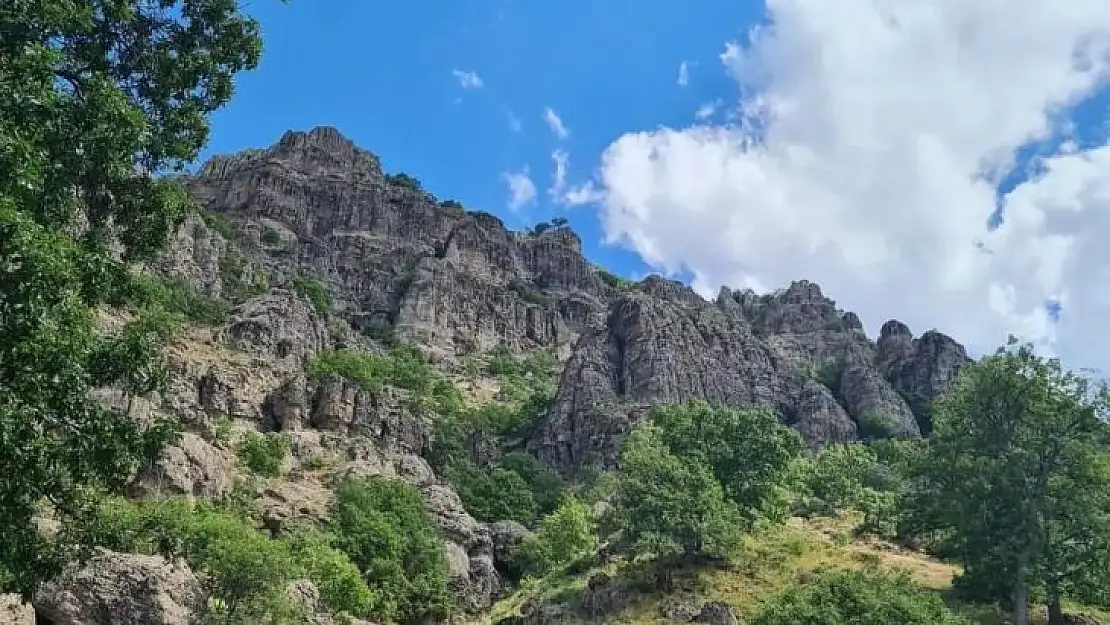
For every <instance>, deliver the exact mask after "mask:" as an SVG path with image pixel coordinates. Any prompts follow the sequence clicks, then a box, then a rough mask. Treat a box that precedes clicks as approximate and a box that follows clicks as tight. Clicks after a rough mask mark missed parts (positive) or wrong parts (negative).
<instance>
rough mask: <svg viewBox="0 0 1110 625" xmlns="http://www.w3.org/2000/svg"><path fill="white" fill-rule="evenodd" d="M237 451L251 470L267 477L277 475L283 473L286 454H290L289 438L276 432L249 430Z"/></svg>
mask: <svg viewBox="0 0 1110 625" xmlns="http://www.w3.org/2000/svg"><path fill="white" fill-rule="evenodd" d="M236 451H237V452H238V454H239V459H240V460H241V461H242V462H243V464H245V465H247V468H249V469H250V470H251V471H253V472H255V473H257V474H259V475H262V476H265V477H277V476H278V475H280V474H281V464H282V462H283V461H284V460H285V456H286V455H288V454H289V439H288V438H287V437H285V436H284V435H282V434H279V433H276V432H270V433H267V434H258V433H257V432H249V433H247V435H246V436H244V437H243V440H241V441H239V447H238V449H237V450H236Z"/></svg>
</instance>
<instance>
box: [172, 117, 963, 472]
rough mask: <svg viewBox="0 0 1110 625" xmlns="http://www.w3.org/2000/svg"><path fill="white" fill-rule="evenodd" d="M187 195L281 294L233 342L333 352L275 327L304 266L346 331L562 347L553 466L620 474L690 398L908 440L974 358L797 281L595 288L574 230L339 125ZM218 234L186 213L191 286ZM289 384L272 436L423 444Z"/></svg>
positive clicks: (544, 443)
mask: <svg viewBox="0 0 1110 625" xmlns="http://www.w3.org/2000/svg"><path fill="white" fill-rule="evenodd" d="M187 186H188V188H189V190H190V191H191V192H192V194H193V195H194V197H196V198H197V200H198V201H199V202H200V203H201V204H202V205H203V206H204V207H206V208H207V209H208V210H209V211H213V212H216V213H221V214H223V215H225V216H227V217H228V218H230V219H231V220H232V221H233V222H234V223H235V224H236V228H237V231H236V235H237V237H238V240H237V241H236V244H237V245H238V246H239V247H240V248H241V249H242V253H243V254H244V256H245V257H246V258H247V264H248V265H251V266H258V267H261V268H263V269H264V270H265V272H266V274H267V276H268V277H269V283H270V284H272V285H275V286H276V287H278V290H276V291H274V290H271V294H270V295H267V296H264V298H262V299H256V300H253V301H252V302H250V303H249V304H244V305H241V306H240V308H239V309H237V316H236V319H237V321H236V323H235V324H233V325H232V326H231V328H230V329H229V330H228V334H229V336H230V338H231V339H232V340H233V341H234V342H236V344H238V342H240V341H244V342H245V347H246V349H247V351H248V353H252V354H255V355H259V354H260V351H259V350H261V352H264V353H265V354H277V358H278V359H289V360H290V361H296V360H298V359H303V358H304V357H305V356H306V355H310V354H311V353H313V352H314V351H316V350H318V349H320V348H321V346H323V345H325V344H326V343H327V337H326V334H327V329H326V328H323V327H322V326H321V322H319V320H318V319H313V318H311V316H309V317H306V318H291V321H289V322H286V321H284V320H285V319H286V318H287V317H286V315H287V314H300V313H299V312H298V311H297V310H296V309H295V308H294V307H292V305H291V304H290V299H289V298H290V297H291V296H289V295H288V292H286V291H281V290H280V289H281V288H287V287H288V286H289V284H290V280H291V278H292V277H293V276H295V275H297V274H300V273H305V272H308V273H310V274H311V275H313V276H315V277H316V278H317V279H320V280H322V281H323V282H324V283H325V284H326V285H327V286H328V288H329V290H330V291H331V293H332V295H333V305H332V312H333V313H335V314H337V315H338V316H340V317H342V318H343V319H345V320H347V321H348V322H349V323H350V325H351V326H353V327H355V328H356V329H360V330H363V331H365V332H368V333H370V334H376V333H380V332H382V331H384V330H383V329H384V328H387V327H388V328H390V330H389V331H390V332H392V333H394V334H395V335H398V336H400V337H402V338H405V339H409V340H412V341H415V342H417V343H419V344H421V345H422V346H423V347H424V348H425V349H426V350H428V351H429V352H430V353H431V354H433V355H434V356H436V357H439V358H444V359H447V360H453V359H455V358H456V357H458V356H462V355H466V354H470V353H474V352H480V351H482V350H485V349H487V348H489V347H492V346H494V345H497V344H504V345H507V346H509V347H511V348H516V349H528V348H533V347H540V346H546V347H554V348H556V349H557V351H558V353H559V354H560V355H561V356H562V357H563V358H564V359H565V361H566V369H565V371H564V374H563V377H562V382H561V384H560V388H559V391H558V395H557V397H556V401H555V404H554V406H552V408H551V409H550V411H549V412H548V414H547V416H546V417H545V419H544V420H543V423H542V424H541V425H540V427H539V428H537V429H536V430H535V432H534V433H533V435H532V436H531V437H530V439H529V440H528V441H527V447H528V449H529V450H531V451H532V452H534V453H535V454H537V455H538V456H540V457H541V458H543V459H544V460H547V461H548V462H550V463H552V464H553V465H555V466H556V467H558V468H560V469H561V470H563V471H575V470H578V469H581V468H582V467H584V466H586V465H591V464H596V465H602V466H608V465H612V464H613V463H614V462H615V459H616V455H617V453H618V449H619V443H620V440H621V439H622V438H623V437H624V435H625V434H626V433H627V432H628V431H629V430H630V429H631V428H632V427H633V426H634V425H635V424H636V423H638V422H639V421H640V420H642V419H643V418H644V416H645V414H646V408H647V407H649V406H651V405H655V404H660V403H674V402H680V401H685V400H687V399H691V398H698V399H704V400H707V401H709V402H710V403H713V404H718V405H727V406H736V407H741V406H749V405H761V406H767V407H769V408H772V409H773V410H775V411H776V412H777V413H778V414H779V415H780V417H781V419H782V420H783V422H785V423H788V424H790V425H792V426H794V427H795V428H797V429H798V430H799V431H800V432H801V433H802V434H803V436H804V437H805V439H806V440H807V442H809V443H810V444H811V445H812V446H815V447H819V446H821V445H825V444H828V443H833V442H841V441H848V440H853V439H856V438H859V437H860V436H901V437H914V436H919V435H920V434H921V433H922V432H923V431H924V432H927V431H928V429H929V427H930V423H929V417H928V414H927V412H928V411H927V410H926V405H927V402H928V400H929V399H932V398H933V397H935V396H936V395H938V394H939V393H941V392H943V391H944V390H947V389H948V388H950V386H951V384H952V382H953V380H954V379H955V375H956V373H957V372H958V370H959V367H960V366H962V365H963V363H965V362H967V356H966V353H965V352H964V351H963V349H962V348H961V347H960V346H959V345H958V344H956V343H955V342H954V341H952V339H950V338H948V337H946V336H944V335H942V334H939V333H937V332H933V331H930V332H927V333H926V334H925V335H923V336H922V337H920V338H918V339H914V338H913V337H912V335H910V334H909V330H908V329H906V328H905V326H904V325H902V324H901V323H899V322H896V321H892V322H889V323H888V324H887V325H886V326H884V327H883V331H882V334H881V336H880V339H879V341H878V344H876V343H873V342H872V341H870V340H869V339H868V337H867V336H866V334H865V332H864V330H863V326H862V324H861V323H860V320H859V318H858V317H857V316H856V315H854V314H852V313H850V312H845V311H842V310H840V309H838V308H837V307H836V304H835V302H833V301H832V300H830V299H828V298H827V297H825V296H824V295H823V294H822V292H821V289H820V288H819V287H818V286H817V285H816V284H813V283H811V282H808V281H805V280H801V281H798V282H795V283H793V284H791V285H790V286H789V287H788V288H786V289H783V290H780V291H778V292H776V293H772V294H765V295H758V294H755V293H754V292H752V291H731V290H729V289H727V288H725V289H722V290H721V292H720V294H719V295H718V297H717V299H716V300H715V301H713V302H709V301H706V300H704V299H703V298H701V297H699V296H698V295H697V294H695V293H694V292H693V291H692V290H690V289H689V288H687V287H685V286H683V285H681V284H678V283H675V282H671V281H667V280H663V279H661V278H658V277H650V278H648V279H647V280H645V281H643V282H642V283H639V284H636V285H632V286H628V285H620V284H618V283H617V281H614V280H611V279H609V280H606V279H604V278H605V276H604V274H602V273H600V272H599V271H597V270H595V269H594V268H593V267H592V266H591V265H590V263H589V262H588V261H587V260H586V259H585V258H584V257H583V256H582V254H581V242H580V241H579V240H578V238H577V236H576V235H575V234H574V233H573V232H572V231H571V230H569V229H567V228H565V227H549V228H546V229H543V230H542V232H540V233H539V234H537V233H535V232H531V233H513V232H509V231H508V230H507V229H506V228H505V227H504V225H503V224H502V222H501V221H500V220H499V219H497V218H496V217H494V216H492V215H489V214H486V213H481V212H465V211H463V210H462V209H460V208H459V207H458V205H457V204H452V203H440V202H438V201H437V200H436V198H434V197H432V196H431V195H429V194H428V193H426V192H425V191H423V190H422V189H421V188H420V186H419V183H418V182H417V181H415V180H414V179H412V178H409V177H407V176H404V175H397V176H393V175H389V174H386V173H384V172H383V171H382V168H381V163H380V160H379V159H378V157H377V156H375V155H374V154H372V153H370V152H367V151H365V150H363V149H361V148H359V147H357V146H355V145H354V144H353V143H352V142H351V141H350V140H348V139H347V138H345V137H343V136H342V135H341V134H340V133H339V132H338V131H336V130H335V129H334V128H328V127H320V128H316V129H313V130H311V131H309V132H288V133H286V134H285V135H283V136H282V137H281V139H280V140H279V141H278V143H277V144H275V145H274V146H271V147H270V148H267V149H265V150H252V151H247V152H243V153H240V154H236V155H231V156H225V157H217V158H215V159H213V160H211V161H209V162H208V163H206V164H205V165H204V166H203V168H202V169H201V170H200V172H199V173H198V174H197V175H196V176H194V177H192V178H190V179H189V180H188V182H187ZM537 230H539V229H537ZM226 245H227V244H226V243H225V242H223V241H222V239H221V238H220V237H219V236H218V235H215V234H213V233H208V234H206V233H205V232H204V227H203V224H202V223H197V222H196V221H195V220H194V221H192V222H188V223H187V224H186V225H184V226H183V227H182V229H181V230H180V231H179V232H178V233H177V236H176V238H175V248H174V250H173V251H171V252H170V253H169V254H168V255H167V257H168V259H170V260H172V262H170V260H167V261H166V262H167V263H169V265H170V266H169V267H168V269H169V270H170V271H171V272H173V273H174V274H175V275H182V276H187V277H192V278H196V276H197V275H199V273H200V272H201V271H203V270H204V268H211V267H212V265H213V260H212V256H213V254H217V255H218V254H220V253H224V252H223V251H221V250H223V249H224V248H225V247H226ZM217 264H218V262H217ZM283 293H284V294H283ZM267 298H268V299H267ZM292 299H293V300H296V298H295V297H293V298H292ZM333 338H334V337H333ZM333 343H334V340H333ZM271 358H272V357H271ZM221 383H223V380H222V379H221V378H219V377H213V378H212V379H211V380H209V382H208V384H209V387H210V389H211V392H209V393H208V396H210V397H212V398H219V396H220V392H221V390H220V385H221ZM283 384H284V385H285V386H281V384H276V385H274V387H273V388H272V389H271V391H270V395H269V397H268V398H267V400H266V407H265V410H264V412H265V414H264V415H260V416H259V417H258V418H261V419H263V420H268V423H269V425H268V426H267V427H269V428H271V429H284V430H292V429H295V428H297V427H318V428H323V429H328V430H332V431H337V432H348V433H359V434H363V435H367V436H381V437H386V438H390V439H392V440H393V441H394V442H395V443H396V444H398V445H401V446H403V447H404V448H405V449H408V450H410V451H413V452H416V453H419V451H420V448H421V440H422V437H423V433H422V430H421V426H420V424H419V423H416V422H414V421H413V420H412V419H411V418H409V417H406V416H405V415H403V414H396V415H382V414H381V413H382V410H381V407H380V406H375V405H373V403H372V402H371V401H370V400H369V398H367V397H364V396H360V394H359V393H358V391H357V390H356V389H352V388H350V387H349V386H348V387H343V384H342V383H341V382H337V381H331V382H325V383H322V384H316V385H312V384H307V385H306V383H305V382H304V381H303V380H299V379H295V378H288V379H285V380H284V382H283ZM279 387H280V388H279ZM232 403H233V402H232ZM235 409H236V407H235V406H234V405H232V406H228V407H227V412H228V413H231V414H234V410H235ZM241 412H242V411H241ZM252 416H253V415H252Z"/></svg>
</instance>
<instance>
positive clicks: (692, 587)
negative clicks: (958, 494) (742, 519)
mask: <svg viewBox="0 0 1110 625" xmlns="http://www.w3.org/2000/svg"><path fill="white" fill-rule="evenodd" d="M854 524H855V523H854V520H853V519H851V518H842V519H814V520H807V521H801V520H798V519H794V520H792V521H791V522H790V523H788V524H786V525H784V526H780V527H777V528H774V529H771V530H768V531H765V532H762V533H760V534H758V535H754V536H750V537H748V538H747V539H746V540H745V541H744V545H743V547H742V549H741V551H740V553H739V554H737V557H736V558H735V559H734V563H733V564H732V565H730V566H729V567H728V568H726V569H714V570H705V569H703V570H696V571H688V572H687V573H686V574H685V575H684V576H683V578H684V580H683V583H681V584H680V587H681V590H678V591H675V592H672V593H670V594H662V593H660V594H654V595H651V596H648V597H646V598H645V599H643V600H640V601H638V602H636V603H634V604H633V605H631V606H629V607H628V608H627V609H625V610H623V611H622V612H620V613H618V614H614V615H612V616H611V617H610V619H609V620H608V621H607V622H609V623H628V624H631V625H649V624H650V625H654V624H660V625H661V624H664V623H668V621H667V619H665V618H664V617H663V616H662V613H661V609H662V607H663V606H664V605H665V604H667V603H669V602H674V601H684V602H688V603H691V604H694V605H697V604H700V603H702V602H705V601H724V602H726V603H728V604H730V605H732V606H733V608H734V611H735V613H736V615H737V617H739V619H740V622H741V623H743V622H744V619H745V617H746V616H749V615H752V614H754V613H755V612H756V611H758V609H759V607H760V606H761V605H762V604H763V603H764V602H767V601H772V600H773V599H774V598H775V596H776V595H777V594H778V593H779V592H781V591H782V590H783V589H785V588H787V587H788V586H789V585H790V584H791V583H793V582H796V581H798V580H799V579H800V578H803V577H804V576H805V574H806V573H807V572H809V571H814V570H816V569H819V568H823V567H844V568H861V567H864V566H869V565H877V566H879V567H881V568H884V569H887V570H898V571H904V572H906V573H907V574H909V575H910V576H911V577H912V578H913V579H914V580H915V581H917V583H918V584H920V585H921V587H922V588H923V589H926V590H928V591H934V592H938V593H943V592H944V591H945V590H947V589H948V587H949V584H950V582H951V580H952V577H953V575H955V574H956V573H958V572H959V569H958V568H957V567H954V566H951V565H948V564H945V563H942V562H938V561H937V560H934V559H932V558H929V557H926V556H924V555H922V554H920V553H916V552H912V551H907V550H905V549H901V548H899V547H897V546H895V545H891V544H888V543H884V542H882V541H875V540H861V539H855V540H853V539H852V534H851V528H852V527H853V526H854ZM610 572H612V571H610ZM587 576H588V575H582V576H576V577H560V576H558V575H553V576H551V577H549V578H548V579H544V580H539V581H537V582H534V583H532V584H529V585H526V586H525V587H523V588H521V589H520V590H519V591H518V592H517V593H516V594H514V595H512V596H510V597H508V598H506V599H505V600H504V601H502V602H501V603H500V604H498V605H497V606H495V607H494V610H493V612H492V616H491V619H490V621H489V622H496V619H498V618H502V617H504V616H507V615H509V614H512V613H513V612H514V611H515V610H516V609H517V607H518V606H520V605H521V604H522V603H523V602H524V601H526V600H528V599H529V598H530V597H534V596H536V595H541V596H543V600H544V602H557V601H559V600H560V599H565V598H567V597H570V596H574V595H575V594H576V593H578V592H580V591H581V589H582V588H584V586H585V581H584V580H585V578H586V577H587ZM954 607H955V609H956V610H957V611H959V612H961V613H963V614H966V615H968V616H970V617H972V618H974V619H975V620H976V621H978V622H980V623H983V624H984V625H1001V624H1002V623H1004V621H1005V619H1004V618H1002V616H1001V615H1000V614H999V613H998V611H997V610H995V609H993V608H989V607H980V606H967V605H955V606H954ZM1071 611H1073V612H1083V613H1085V614H1087V615H1089V616H1092V617H1095V618H1096V619H1098V620H1099V621H1100V622H1104V623H1110V613H1106V612H1098V611H1095V610H1089V609H1084V610H1079V609H1077V608H1075V606H1071ZM1036 616H1037V617H1039V618H1034V621H1033V622H1034V623H1043V622H1044V619H1043V616H1042V615H1039V614H1038V615H1036Z"/></svg>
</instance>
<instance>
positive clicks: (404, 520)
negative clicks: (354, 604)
mask: <svg viewBox="0 0 1110 625" xmlns="http://www.w3.org/2000/svg"><path fill="white" fill-rule="evenodd" d="M330 516H331V521H330V527H331V530H332V533H333V535H334V536H335V546H336V547H338V548H339V549H341V550H342V551H343V552H345V553H346V554H347V555H348V557H350V559H351V561H352V562H354V563H355V564H356V565H357V566H358V568H359V570H361V571H362V572H363V575H364V577H365V579H366V581H367V585H368V586H369V587H370V590H371V592H372V593H373V597H374V602H373V607H372V609H371V611H370V616H371V617H372V618H375V619H377V620H383V621H403V622H409V621H416V620H419V619H422V618H430V619H438V618H445V617H447V616H449V615H450V614H451V613H453V612H454V611H455V606H454V603H453V600H452V594H451V591H450V588H449V587H448V585H447V570H448V569H447V560H446V556H445V554H444V549H443V539H442V538H441V537H440V536H439V533H438V532H437V530H436V528H435V526H434V525H433V524H432V520H431V519H430V518H429V517H428V512H427V509H426V508H425V505H424V500H423V499H422V498H421V495H420V492H419V491H418V490H416V488H415V487H413V486H410V485H408V484H406V483H404V482H401V481H397V480H389V479H385V478H371V479H368V480H347V481H345V482H343V483H341V484H340V486H339V488H338V489H337V490H336V497H335V502H334V503H333V504H332V509H331V515H330Z"/></svg>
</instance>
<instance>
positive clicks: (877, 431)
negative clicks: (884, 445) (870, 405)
mask: <svg viewBox="0 0 1110 625" xmlns="http://www.w3.org/2000/svg"><path fill="white" fill-rule="evenodd" d="M857 424H858V425H859V433H860V436H861V437H863V438H864V439H867V440H874V439H878V438H890V437H891V435H892V434H893V433H894V421H893V420H892V419H891V418H890V415H887V414H884V413H881V412H874V411H867V412H864V413H863V414H861V415H860V416H859V418H858V420H857Z"/></svg>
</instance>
